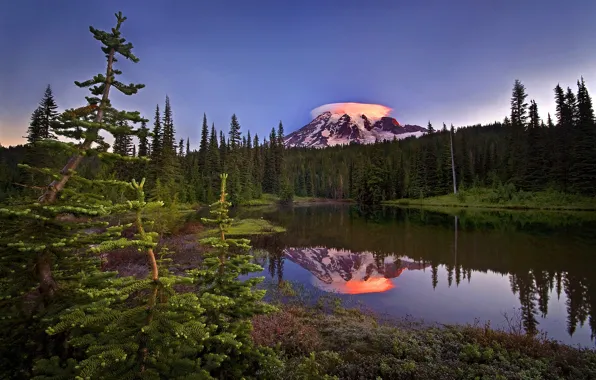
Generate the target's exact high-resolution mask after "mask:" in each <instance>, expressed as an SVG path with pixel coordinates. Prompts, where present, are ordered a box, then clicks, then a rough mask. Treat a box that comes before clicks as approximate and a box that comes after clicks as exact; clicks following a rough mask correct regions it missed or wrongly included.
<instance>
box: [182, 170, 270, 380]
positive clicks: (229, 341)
mask: <svg viewBox="0 0 596 380" xmlns="http://www.w3.org/2000/svg"><path fill="white" fill-rule="evenodd" d="M220 178H221V188H220V197H219V200H218V201H217V202H215V203H213V204H212V205H211V214H212V215H213V217H212V218H203V219H202V221H203V223H205V224H210V225H215V226H217V235H216V236H214V237H209V238H205V239H202V240H201V244H204V245H208V246H211V247H213V250H212V251H209V252H208V253H207V255H206V257H205V259H204V260H203V263H202V267H201V269H200V270H197V271H193V272H192V273H193V274H194V276H195V280H196V281H197V282H198V284H199V287H200V291H199V293H198V295H199V299H200V300H201V304H203V305H210V306H212V307H210V308H209V307H207V312H206V314H207V318H208V323H207V324H208V325H213V326H217V329H216V331H215V332H214V333H213V337H212V338H211V339H209V340H208V341H207V342H205V347H206V349H207V350H208V351H210V352H212V354H210V355H209V356H208V357H207V358H206V360H208V361H209V362H211V363H213V364H214V365H216V368H215V369H214V370H213V371H212V372H211V375H212V376H213V377H215V378H219V379H223V378H225V379H236V378H241V377H243V376H246V375H247V374H250V373H254V371H255V369H258V368H259V366H262V365H263V363H271V361H272V360H273V358H272V357H271V356H269V354H268V351H265V352H262V351H261V350H260V349H257V348H256V347H255V346H254V343H252V339H251V336H250V330H251V323H250V318H251V317H253V316H254V315H257V314H262V313H266V312H269V311H272V310H274V308H273V307H272V306H270V305H268V304H266V303H264V302H263V301H262V298H263V296H264V294H265V292H264V291H263V290H255V289H254V288H255V286H256V285H257V284H258V283H260V282H262V281H263V279H264V278H263V277H251V278H249V279H246V280H244V281H239V280H238V276H239V275H241V274H248V273H251V272H260V271H262V270H263V268H262V267H260V266H259V265H257V264H254V263H253V262H252V261H253V260H252V256H251V255H250V254H248V253H247V252H248V250H249V249H250V246H249V242H250V241H249V240H247V239H230V238H227V237H226V234H227V232H228V228H229V226H230V224H231V222H232V219H231V218H230V217H229V216H228V208H229V207H230V205H231V204H230V203H229V202H228V201H227V193H226V180H227V178H228V176H227V174H222V175H221V176H220ZM265 365H268V364H265Z"/></svg>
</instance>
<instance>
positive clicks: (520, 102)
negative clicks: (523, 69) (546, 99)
mask: <svg viewBox="0 0 596 380" xmlns="http://www.w3.org/2000/svg"><path fill="white" fill-rule="evenodd" d="M527 97H528V95H527V94H526V87H525V86H524V85H523V84H522V83H521V81H520V80H519V79H516V80H515V83H514V84H513V91H512V95H511V124H512V125H513V126H514V127H518V128H524V127H525V125H526V119H527V118H528V115H527V111H528V103H526V98H527Z"/></svg>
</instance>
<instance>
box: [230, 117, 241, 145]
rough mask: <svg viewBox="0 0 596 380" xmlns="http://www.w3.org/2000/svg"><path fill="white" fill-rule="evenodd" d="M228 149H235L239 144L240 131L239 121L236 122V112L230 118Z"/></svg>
mask: <svg viewBox="0 0 596 380" xmlns="http://www.w3.org/2000/svg"><path fill="white" fill-rule="evenodd" d="M229 139H230V150H234V149H236V148H237V147H238V146H239V145H240V139H241V132H240V123H238V118H237V117H236V114H233V115H232V120H231V121H230V133H229Z"/></svg>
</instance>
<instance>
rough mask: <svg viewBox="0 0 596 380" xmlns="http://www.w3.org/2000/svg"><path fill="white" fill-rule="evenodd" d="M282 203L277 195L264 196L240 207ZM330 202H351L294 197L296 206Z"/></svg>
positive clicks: (245, 202) (347, 200)
mask: <svg viewBox="0 0 596 380" xmlns="http://www.w3.org/2000/svg"><path fill="white" fill-rule="evenodd" d="M279 202H280V198H279V196H277V195H275V194H263V195H262V196H261V198H258V199H251V200H248V201H244V202H242V203H241V204H240V206H244V207H258V206H270V205H275V204H278V203H279ZM330 202H351V200H349V199H341V200H335V199H327V198H316V197H297V196H295V197H294V200H293V203H294V204H308V203H330Z"/></svg>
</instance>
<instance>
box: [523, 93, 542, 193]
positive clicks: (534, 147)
mask: <svg viewBox="0 0 596 380" xmlns="http://www.w3.org/2000/svg"><path fill="white" fill-rule="evenodd" d="M529 115H530V121H529V123H528V132H527V135H526V136H527V147H528V156H527V166H526V173H525V176H524V186H523V187H525V188H527V189H530V190H541V189H542V188H543V187H544V185H545V184H546V180H547V173H546V168H547V167H546V165H545V162H544V160H545V149H546V147H547V135H546V131H545V129H544V128H542V125H541V124H540V117H539V116H538V105H537V104H536V102H535V101H534V100H531V101H530V112H529Z"/></svg>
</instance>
